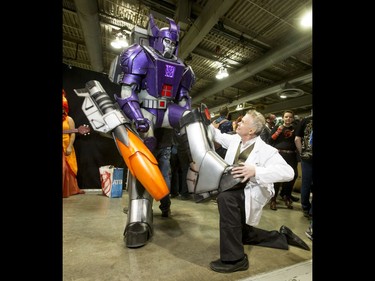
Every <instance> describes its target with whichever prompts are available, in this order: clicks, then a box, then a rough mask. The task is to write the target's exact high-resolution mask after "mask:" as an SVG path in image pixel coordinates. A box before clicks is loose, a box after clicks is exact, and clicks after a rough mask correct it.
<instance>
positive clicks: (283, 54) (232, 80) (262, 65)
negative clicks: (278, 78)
mask: <svg viewBox="0 0 375 281" xmlns="http://www.w3.org/2000/svg"><path fill="white" fill-rule="evenodd" d="M311 44H312V34H311V33H310V32H309V33H308V34H306V35H304V36H302V37H300V38H297V39H296V40H294V41H293V42H292V43H288V44H283V45H280V46H279V47H276V48H275V49H273V50H271V51H269V52H268V53H267V54H266V55H265V56H262V57H260V58H259V59H257V60H255V61H253V62H250V63H249V64H247V65H245V66H244V67H242V68H240V69H238V70H237V71H235V72H232V73H231V74H230V76H229V77H228V78H227V79H224V80H222V81H221V82H214V83H212V84H215V85H214V86H212V87H211V86H209V87H208V89H207V90H206V91H203V92H202V93H200V94H199V96H196V97H195V96H194V97H193V102H194V103H199V102H201V101H203V100H204V99H205V98H208V97H210V96H213V95H214V94H217V93H219V92H221V91H222V90H224V89H226V88H228V87H231V86H233V85H235V84H237V83H238V82H241V81H242V80H245V79H247V78H249V77H251V76H253V75H255V74H257V73H259V72H261V71H262V70H265V69H267V68H269V67H271V66H272V65H275V64H276V63H278V62H280V61H282V60H284V59H287V58H289V57H290V56H292V55H294V54H296V53H297V52H300V51H302V50H304V49H306V48H307V47H309V46H311Z"/></svg>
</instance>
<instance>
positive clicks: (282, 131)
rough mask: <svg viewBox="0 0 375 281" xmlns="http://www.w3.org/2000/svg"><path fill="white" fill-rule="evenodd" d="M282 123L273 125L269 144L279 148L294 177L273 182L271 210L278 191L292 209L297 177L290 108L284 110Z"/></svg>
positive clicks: (274, 204) (292, 117) (274, 208)
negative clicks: (273, 193)
mask: <svg viewBox="0 0 375 281" xmlns="http://www.w3.org/2000/svg"><path fill="white" fill-rule="evenodd" d="M283 121H284V122H283V124H282V125H280V126H275V127H274V128H273V129H272V130H271V137H270V138H269V144H270V145H272V146H273V147H275V148H276V149H278V150H279V153H280V155H281V156H282V157H283V158H284V160H285V161H286V162H287V163H288V164H289V165H290V166H291V167H292V168H293V170H294V177H293V179H292V180H291V181H288V182H282V183H281V182H280V183H275V195H274V196H273V197H272V199H271V202H270V208H271V210H274V211H276V210H277V207H276V198H277V195H278V193H279V190H280V188H282V189H281V192H280V196H281V197H282V198H283V200H284V202H285V205H286V206H287V208H288V209H293V206H292V203H293V200H292V198H291V197H292V191H293V187H294V183H295V181H296V179H297V177H298V169H297V166H298V158H297V148H296V145H295V143H294V137H295V135H294V130H295V127H294V126H293V121H294V112H293V111H292V110H286V111H284V113H283Z"/></svg>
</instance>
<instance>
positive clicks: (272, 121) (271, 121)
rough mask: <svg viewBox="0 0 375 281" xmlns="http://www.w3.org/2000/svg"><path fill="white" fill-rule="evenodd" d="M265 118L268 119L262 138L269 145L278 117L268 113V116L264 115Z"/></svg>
mask: <svg viewBox="0 0 375 281" xmlns="http://www.w3.org/2000/svg"><path fill="white" fill-rule="evenodd" d="M264 118H265V119H266V125H265V126H264V128H263V130H262V132H261V133H260V137H261V139H262V140H263V141H264V142H265V143H268V142H269V139H270V137H271V130H272V128H273V127H274V126H275V119H276V115H275V114H272V113H267V114H266V115H264Z"/></svg>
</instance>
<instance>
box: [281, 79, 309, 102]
mask: <svg viewBox="0 0 375 281" xmlns="http://www.w3.org/2000/svg"><path fill="white" fill-rule="evenodd" d="M304 93H305V92H304V91H303V90H301V89H298V88H296V87H294V86H293V85H292V84H290V83H289V82H286V83H285V86H284V88H283V89H282V90H281V91H279V92H278V93H277V95H278V96H279V97H280V98H281V99H286V98H296V97H299V96H302V95H303V94H304Z"/></svg>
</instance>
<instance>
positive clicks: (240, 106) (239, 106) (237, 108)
mask: <svg viewBox="0 0 375 281" xmlns="http://www.w3.org/2000/svg"><path fill="white" fill-rule="evenodd" d="M242 109H244V104H243V103H239V104H237V106H236V109H235V110H236V111H238V110H242Z"/></svg>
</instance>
